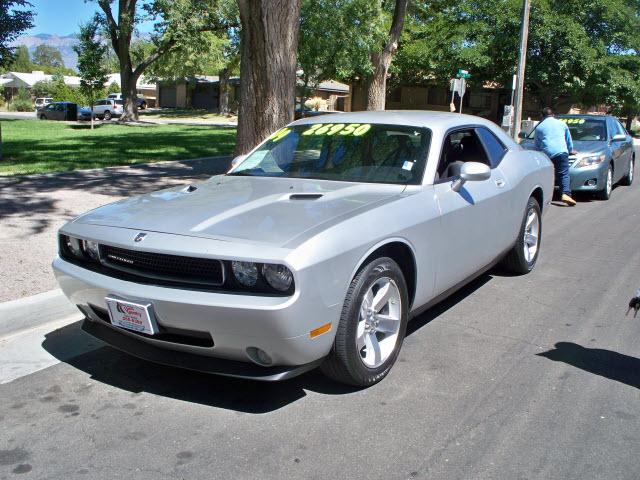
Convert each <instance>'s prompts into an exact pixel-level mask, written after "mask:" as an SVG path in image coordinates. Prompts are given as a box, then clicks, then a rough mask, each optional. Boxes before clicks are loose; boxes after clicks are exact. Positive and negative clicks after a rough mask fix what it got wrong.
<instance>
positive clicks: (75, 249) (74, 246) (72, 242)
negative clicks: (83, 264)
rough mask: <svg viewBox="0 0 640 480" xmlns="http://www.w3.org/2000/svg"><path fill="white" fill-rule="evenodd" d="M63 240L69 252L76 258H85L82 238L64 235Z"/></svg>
mask: <svg viewBox="0 0 640 480" xmlns="http://www.w3.org/2000/svg"><path fill="white" fill-rule="evenodd" d="M62 241H63V242H64V246H65V247H66V248H67V250H68V251H69V253H71V255H73V256H74V257H76V258H84V254H83V253H82V247H81V245H80V240H78V239H77V238H74V237H69V236H68V235H62Z"/></svg>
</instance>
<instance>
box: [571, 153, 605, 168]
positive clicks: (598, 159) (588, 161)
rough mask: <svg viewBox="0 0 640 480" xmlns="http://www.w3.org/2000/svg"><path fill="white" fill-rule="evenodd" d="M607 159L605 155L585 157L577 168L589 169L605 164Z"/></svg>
mask: <svg viewBox="0 0 640 480" xmlns="http://www.w3.org/2000/svg"><path fill="white" fill-rule="evenodd" d="M606 158H607V156H606V155H605V154H602V155H593V156H590V157H583V158H581V159H580V160H579V161H578V163H577V164H576V167H577V168H581V167H589V166H591V165H597V164H599V163H602V162H604V160H605V159H606Z"/></svg>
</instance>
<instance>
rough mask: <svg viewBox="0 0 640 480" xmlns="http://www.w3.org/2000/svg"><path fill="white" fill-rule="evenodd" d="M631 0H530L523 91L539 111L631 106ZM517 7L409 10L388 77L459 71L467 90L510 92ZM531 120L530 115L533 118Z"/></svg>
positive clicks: (434, 4) (473, 4)
mask: <svg viewBox="0 0 640 480" xmlns="http://www.w3.org/2000/svg"><path fill="white" fill-rule="evenodd" d="M638 10H639V7H638V3H637V1H636V0H589V1H586V2H585V1H584V0H565V1H563V2H556V1H552V0H536V1H535V2H532V7H531V25H530V29H529V47H528V52H527V54H528V59H527V73H526V78H525V82H526V92H527V94H528V95H533V96H534V97H535V98H536V99H537V100H538V106H539V107H542V106H545V105H549V104H555V103H557V102H558V100H559V99H562V100H564V101H569V102H575V103H577V104H583V105H595V104H599V103H608V104H612V103H610V102H613V104H614V105H617V104H620V103H622V104H624V105H627V107H625V109H626V110H629V109H631V105H633V95H634V92H636V91H638V89H637V88H636V87H635V83H634V82H635V81H636V79H637V73H636V70H635V68H636V67H635V65H637V62H636V61H634V59H635V58H636V56H637V53H638V51H639V48H640V36H639V35H638V33H637V32H638V31H639V30H640V19H639V17H638ZM521 11H522V1H521V0H461V1H460V2H457V3H456V4H455V5H453V4H451V2H448V1H446V0H433V1H431V2H428V3H420V4H418V3H417V2H414V3H412V8H411V9H410V13H409V15H408V17H407V25H406V29H405V32H404V34H403V37H402V39H401V45H402V47H401V49H400V50H399V52H398V55H397V57H396V60H395V61H394V65H393V67H392V74H393V77H394V80H395V81H396V82H411V83H420V82H424V83H430V82H437V83H438V84H440V85H443V84H446V83H447V82H448V81H449V79H450V78H451V77H452V76H453V75H455V72H456V70H457V69H458V68H466V69H468V70H470V71H471V72H472V73H473V77H472V79H471V82H470V83H471V87H472V88H473V87H480V86H481V85H482V84H483V83H485V82H497V83H498V84H502V85H504V86H506V87H508V86H510V84H511V78H512V75H513V74H514V73H515V67H516V64H517V59H518V38H519V28H520V14H521ZM532 113H533V112H532Z"/></svg>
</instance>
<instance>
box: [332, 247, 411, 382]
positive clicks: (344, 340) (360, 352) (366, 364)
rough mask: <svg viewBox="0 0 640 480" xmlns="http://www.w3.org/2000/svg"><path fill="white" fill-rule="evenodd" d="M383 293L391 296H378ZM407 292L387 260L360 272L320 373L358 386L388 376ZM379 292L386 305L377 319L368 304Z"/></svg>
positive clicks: (399, 340) (402, 327) (400, 339)
mask: <svg viewBox="0 0 640 480" xmlns="http://www.w3.org/2000/svg"><path fill="white" fill-rule="evenodd" d="M383 289H386V290H385V291H386V292H387V293H388V294H389V295H384V294H382V293H381V292H382V291H383ZM407 292H408V290H407V284H406V282H405V279H404V275H403V274H402V270H401V269H400V267H399V266H398V264H397V263H396V262H395V261H393V260H392V259H391V258H388V257H380V258H376V259H374V260H372V261H371V262H369V263H368V264H367V265H365V266H364V267H363V268H361V269H360V271H359V272H358V274H357V275H356V276H355V278H354V279H353V280H352V281H351V285H350V286H349V289H348V291H347V296H346V299H345V301H344V305H343V307H342V314H341V316H340V322H339V323H338V328H337V331H336V337H335V340H334V343H333V348H332V349H331V352H330V353H329V355H328V356H327V358H326V359H325V361H324V363H323V364H322V365H321V367H320V368H321V370H322V371H323V373H324V374H325V375H327V376H328V377H330V378H332V379H333V380H336V381H338V382H341V383H346V384H348V385H354V386H358V387H368V386H370V385H373V384H375V383H377V382H379V381H380V380H382V379H383V378H384V377H386V376H387V374H388V373H389V371H390V370H391V367H392V366H393V364H394V363H395V362H396V359H397V358H398V354H399V352H400V348H401V347H402V342H403V340H404V335H405V333H406V329H407V320H408V313H409V312H408V310H409V299H408V293H407ZM378 293H381V295H382V297H380V298H381V299H384V300H382V302H384V303H382V302H381V308H379V309H378V314H377V315H376V314H373V313H372V310H370V309H368V308H367V305H368V304H370V302H371V301H372V300H373V299H375V298H377V294H378ZM381 312H382V313H381ZM382 316H384V318H382ZM359 340H360V341H359ZM358 341H359V342H358ZM357 342H358V343H357ZM374 345H375V346H377V348H375V347H374Z"/></svg>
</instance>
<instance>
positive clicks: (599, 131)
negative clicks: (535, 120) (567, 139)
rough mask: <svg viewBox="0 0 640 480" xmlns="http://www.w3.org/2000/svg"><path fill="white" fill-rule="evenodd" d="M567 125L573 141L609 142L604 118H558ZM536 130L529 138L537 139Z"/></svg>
mask: <svg viewBox="0 0 640 480" xmlns="http://www.w3.org/2000/svg"><path fill="white" fill-rule="evenodd" d="M558 120H560V121H561V122H564V123H566V124H567V127H569V132H570V133H571V139H572V140H573V141H574V142H575V141H578V142H604V141H606V140H607V123H606V120H605V119H604V118H576V117H558ZM535 137H536V131H535V130H534V131H533V132H531V135H529V138H535Z"/></svg>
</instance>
